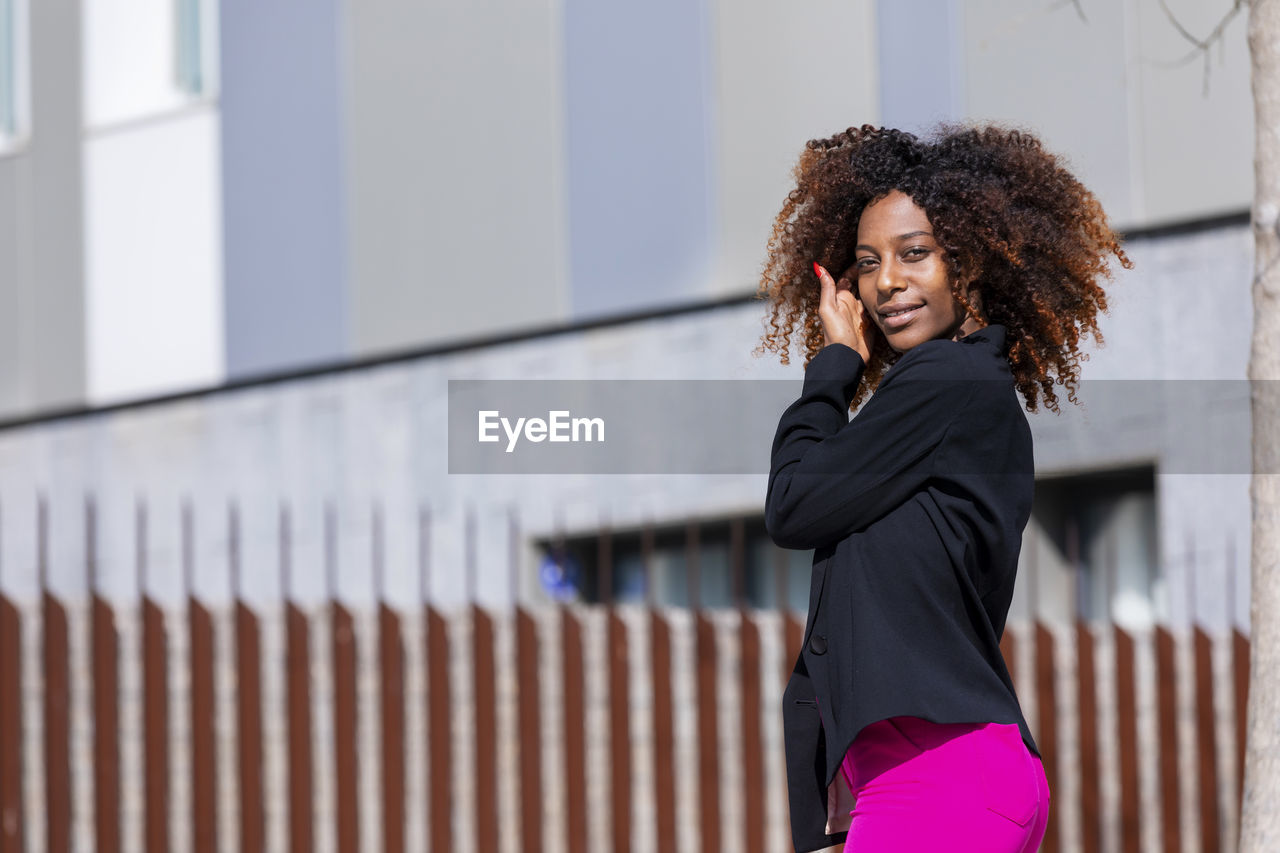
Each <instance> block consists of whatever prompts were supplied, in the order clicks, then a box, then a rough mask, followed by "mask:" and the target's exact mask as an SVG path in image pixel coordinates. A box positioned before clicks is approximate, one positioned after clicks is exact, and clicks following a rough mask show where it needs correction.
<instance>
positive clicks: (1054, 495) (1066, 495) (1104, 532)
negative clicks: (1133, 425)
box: [1032, 467, 1167, 627]
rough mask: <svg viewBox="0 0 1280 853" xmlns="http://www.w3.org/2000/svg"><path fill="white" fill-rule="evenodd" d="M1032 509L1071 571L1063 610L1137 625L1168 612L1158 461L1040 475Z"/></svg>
mask: <svg viewBox="0 0 1280 853" xmlns="http://www.w3.org/2000/svg"><path fill="white" fill-rule="evenodd" d="M1032 516H1033V518H1034V520H1035V522H1036V523H1037V524H1038V525H1039V527H1040V529H1041V530H1042V531H1043V532H1044V534H1045V538H1046V540H1047V541H1046V543H1045V544H1046V545H1047V546H1049V548H1050V549H1051V552H1050V557H1051V560H1052V561H1053V562H1056V563H1059V564H1060V565H1061V566H1063V567H1064V568H1065V569H1067V571H1069V572H1070V574H1071V580H1070V587H1069V588H1068V592H1069V595H1070V598H1071V599H1072V601H1071V604H1072V605H1074V606H1073V607H1071V608H1070V609H1072V610H1074V613H1065V614H1063V615H1066V616H1068V617H1076V618H1082V619H1087V620H1098V621H1107V620H1112V619H1114V620H1115V621H1116V622H1118V623H1120V624H1122V625H1130V626H1134V627H1141V626H1147V625H1150V624H1152V623H1153V622H1155V621H1158V620H1161V619H1163V618H1164V617H1165V616H1167V614H1166V613H1165V610H1166V605H1165V600H1166V593H1165V590H1164V588H1163V586H1164V582H1163V578H1162V573H1161V571H1160V565H1159V560H1158V552H1157V536H1156V503H1155V470H1154V469H1153V468H1151V467H1141V468H1128V469H1121V470H1113V471H1102V472H1090V473H1086V474H1077V475H1071V476H1065V477H1051V478H1043V479H1039V480H1037V481H1036V494H1035V503H1034V505H1033V508H1032Z"/></svg>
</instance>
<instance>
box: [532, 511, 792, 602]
mask: <svg viewBox="0 0 1280 853" xmlns="http://www.w3.org/2000/svg"><path fill="white" fill-rule="evenodd" d="M739 543H740V544H739ZM538 544H539V547H540V549H541V550H542V552H543V561H542V564H541V567H540V571H539V574H540V584H541V586H542V588H543V589H544V590H545V591H546V592H547V593H548V594H550V595H551V596H553V597H555V598H560V599H563V600H575V601H589V602H603V601H606V600H612V601H614V602H616V603H619V604H643V603H645V602H647V601H652V603H653V604H655V605H659V606H677V607H688V606H690V605H692V604H695V603H696V604H698V605H699V606H702V607H734V606H736V605H737V604H738V603H739V602H741V603H743V604H745V605H747V606H749V607H759V608H765V607H769V608H772V607H777V606H778V605H779V603H780V602H782V603H784V604H785V606H787V607H789V608H791V609H793V610H798V611H801V612H803V611H804V610H805V609H806V608H807V607H808V603H809V569H810V567H811V566H812V565H813V552H812V551H791V550H786V549H782V548H779V547H777V546H776V545H774V544H773V540H771V539H770V538H769V535H768V532H767V531H766V530H765V526H764V518H763V517H762V516H758V517H751V518H731V519H716V520H703V521H696V522H691V523H689V524H684V525H670V526H664V527H661V528H649V529H646V530H620V531H612V532H610V533H608V534H593V535H590V536H580V537H574V538H566V539H565V540H563V541H562V542H558V543H557V542H551V541H546V542H540V543H538ZM739 549H740V550H739ZM739 555H740V556H739ZM606 563H607V564H609V565H610V566H611V570H610V571H609V572H608V573H607V576H606V573H605V572H604V571H603V566H604V565H605V564H606Z"/></svg>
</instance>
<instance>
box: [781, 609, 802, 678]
mask: <svg viewBox="0 0 1280 853" xmlns="http://www.w3.org/2000/svg"><path fill="white" fill-rule="evenodd" d="M782 642H783V645H784V646H785V648H786V650H787V653H786V656H785V657H784V658H783V659H782V683H783V684H786V683H787V682H788V681H790V680H791V671H792V670H793V669H795V666H796V661H797V660H799V658H800V646H801V645H803V643H804V620H802V619H800V618H799V617H797V616H796V615H795V613H793V612H791V611H790V610H788V611H787V612H786V615H785V616H784V617H783V623H782Z"/></svg>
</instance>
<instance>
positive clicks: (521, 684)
mask: <svg viewBox="0 0 1280 853" xmlns="http://www.w3.org/2000/svg"><path fill="white" fill-rule="evenodd" d="M509 535H510V542H511V553H510V560H511V574H512V579H513V584H512V589H513V590H518V589H519V564H520V525H519V522H518V520H517V518H516V512H515V509H514V508H512V510H511V515H510V534H509ZM515 620H516V631H515V644H516V647H515V657H516V690H517V696H518V698H519V702H518V711H519V715H520V720H519V730H520V840H521V848H520V849H521V850H522V851H523V853H541V851H542V796H541V794H542V716H541V713H540V708H541V707H542V699H541V696H540V694H539V688H538V626H537V623H536V622H535V621H534V618H533V616H532V615H531V614H530V613H529V612H528V611H527V610H525V608H524V607H522V606H521V605H520V603H519V600H518V596H517V602H516V606H515Z"/></svg>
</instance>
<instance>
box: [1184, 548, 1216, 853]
mask: <svg viewBox="0 0 1280 853" xmlns="http://www.w3.org/2000/svg"><path fill="white" fill-rule="evenodd" d="M1187 541H1188V544H1189V545H1190V546H1191V547H1189V548H1188V550H1187V584H1188V588H1189V589H1190V594H1191V599H1190V608H1189V610H1190V613H1189V616H1190V624H1191V646H1192V651H1193V654H1194V659H1195V670H1194V678H1195V694H1196V698H1195V709H1196V758H1197V764H1196V766H1197V769H1198V774H1197V777H1196V786H1197V790H1198V792H1199V795H1200V798H1199V799H1200V802H1199V806H1200V849H1201V850H1203V851H1206V853H1214V851H1217V850H1218V848H1219V846H1220V844H1221V826H1222V822H1221V821H1220V820H1219V815H1218V750H1217V738H1216V737H1215V729H1216V728H1217V726H1216V723H1217V720H1216V717H1215V714H1214V707H1213V644H1212V642H1211V641H1210V640H1209V635H1208V634H1206V633H1205V632H1204V630H1203V629H1202V628H1201V627H1200V624H1199V621H1200V620H1199V615H1198V614H1197V613H1196V609H1195V608H1196V603H1197V598H1196V569H1197V566H1196V552H1195V548H1194V541H1193V540H1192V539H1191V534H1188V540H1187Z"/></svg>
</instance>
